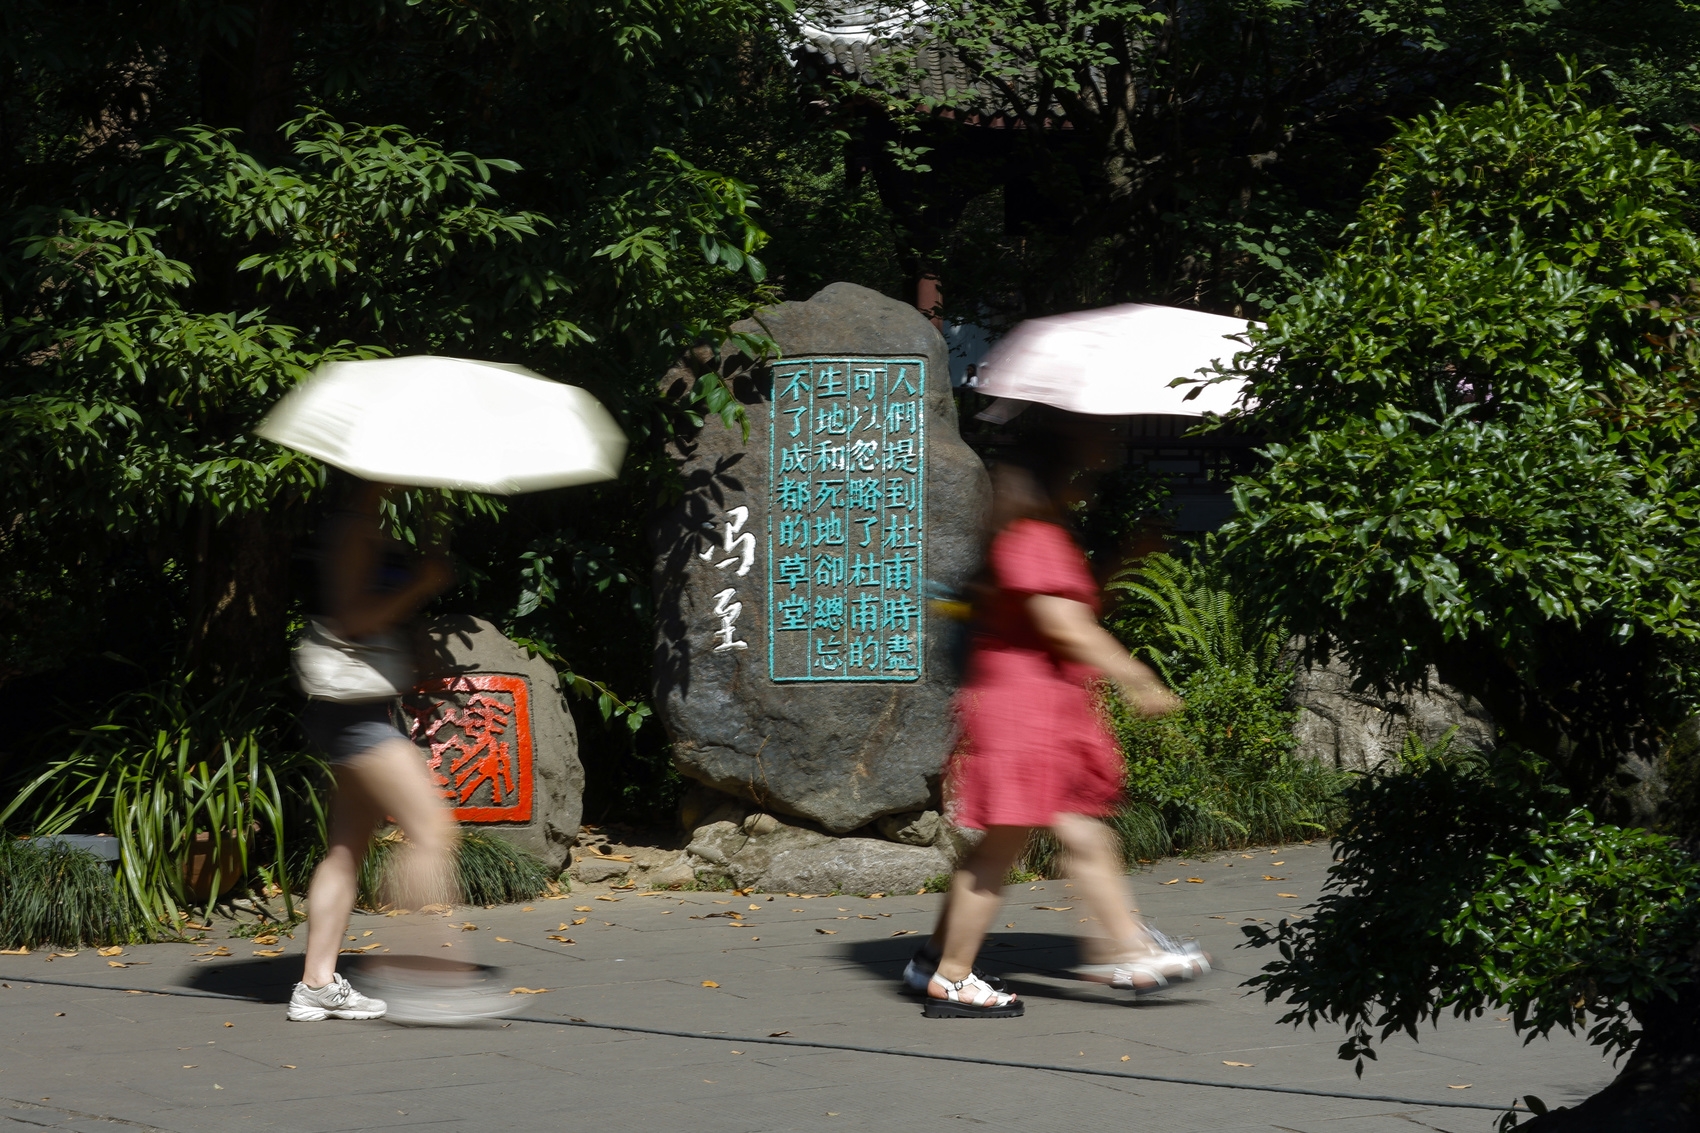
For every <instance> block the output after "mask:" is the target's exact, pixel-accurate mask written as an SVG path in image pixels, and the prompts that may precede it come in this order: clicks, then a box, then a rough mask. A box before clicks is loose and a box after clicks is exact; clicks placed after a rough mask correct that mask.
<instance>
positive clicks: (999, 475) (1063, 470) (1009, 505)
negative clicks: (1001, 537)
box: [988, 429, 1076, 536]
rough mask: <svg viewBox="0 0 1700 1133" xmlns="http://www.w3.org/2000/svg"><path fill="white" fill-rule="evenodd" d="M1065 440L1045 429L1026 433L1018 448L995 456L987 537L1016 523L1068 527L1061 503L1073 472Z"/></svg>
mask: <svg viewBox="0 0 1700 1133" xmlns="http://www.w3.org/2000/svg"><path fill="white" fill-rule="evenodd" d="M1070 449H1071V446H1070V445H1069V443H1068V438H1067V437H1066V436H1065V435H1064V434H1063V433H1061V432H1060V431H1057V430H1054V429H1046V430H1043V431H1035V432H1032V433H1029V434H1028V435H1026V436H1025V437H1023V438H1022V440H1021V443H1020V445H1018V446H1016V447H1014V448H1011V449H1008V450H1006V451H1004V452H1001V453H999V454H998V456H997V459H996V460H995V461H994V463H993V465H992V514H991V529H990V531H989V532H988V534H989V535H993V536H995V535H996V534H997V533H998V532H1000V531H1002V530H1003V529H1004V528H1005V527H1008V526H1009V525H1010V524H1011V523H1014V522H1015V521H1016V520H1018V519H1037V520H1040V521H1042V522H1044V523H1055V524H1057V525H1059V526H1062V527H1066V526H1068V520H1067V512H1066V510H1065V509H1064V506H1063V504H1062V502H1061V496H1062V492H1063V489H1064V488H1065V487H1067V485H1068V482H1069V480H1070V479H1071V478H1072V477H1073V475H1074V472H1075V470H1076V469H1075V464H1076V461H1075V459H1074V456H1073V453H1072V452H1071V451H1070Z"/></svg>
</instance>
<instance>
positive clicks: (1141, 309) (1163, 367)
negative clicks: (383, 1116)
mask: <svg viewBox="0 0 1700 1133" xmlns="http://www.w3.org/2000/svg"><path fill="white" fill-rule="evenodd" d="M1252 325H1255V324H1252V323H1249V322H1247V321H1246V320H1245V319H1230V318H1227V317H1225V316H1223V315H1210V314H1206V313H1204V312H1203V311H1189V310H1186V309H1184V308H1181V307H1158V306H1153V305H1150V304H1146V303H1128V304H1124V305H1122V306H1119V307H1105V308H1102V309H1100V310H1096V311H1076V312H1074V313H1072V314H1067V315H1052V316H1050V317H1048V318H1043V319H1028V320H1027V321H1026V322H1024V323H1022V324H1021V325H1020V326H1017V327H1016V328H1015V329H1014V330H1012V331H1011V332H1010V333H1009V334H1007V335H1006V336H1004V338H1003V340H1002V341H1000V342H999V343H998V344H997V345H996V346H995V347H993V348H992V350H991V352H990V353H989V354H987V355H986V358H985V360H984V361H982V362H981V363H980V366H979V382H978V383H977V388H978V389H979V391H980V392H981V393H984V394H988V395H990V396H991V397H995V398H1000V399H1009V400H1010V401H1020V402H1034V401H1037V402H1043V403H1044V404H1046V405H1051V406H1055V407H1056V408H1058V409H1066V410H1069V411H1070V412H1073V413H1090V414H1094V415H1097V416H1122V415H1127V414H1145V413H1161V414H1170V415H1175V416H1185V417H1201V416H1203V415H1204V414H1206V413H1226V412H1228V410H1230V409H1232V408H1233V406H1234V403H1235V402H1236V401H1238V400H1239V397H1240V392H1241V390H1242V388H1243V387H1244V384H1245V383H1244V382H1242V381H1240V380H1238V379H1235V380H1231V381H1224V382H1220V383H1218V384H1215V385H1207V386H1202V387H1200V386H1195V385H1182V386H1179V387H1176V386H1173V385H1171V383H1172V382H1174V380H1175V379H1176V378H1196V377H1198V376H1199V373H1198V372H1199V371H1200V370H1203V369H1206V368H1207V367H1209V366H1210V365H1211V364H1212V363H1214V362H1217V361H1221V362H1223V363H1227V362H1231V361H1233V357H1234V355H1235V353H1237V352H1238V351H1241V350H1244V349H1245V343H1244V341H1243V339H1241V340H1239V341H1236V340H1235V338H1234V337H1230V336H1239V335H1244V334H1245V331H1246V328H1247V327H1248V326H1252ZM1195 391H1196V396H1192V397H1190V398H1189V397H1188V395H1189V394H1194V393H1195ZM1021 408H1023V407H1021V406H999V405H993V406H992V407H991V408H990V409H988V410H987V412H986V413H985V414H983V415H982V416H985V417H987V419H989V420H1008V419H1009V418H1010V417H1013V416H1014V415H1015V414H1016V413H1017V412H1019V411H1020V410H1021Z"/></svg>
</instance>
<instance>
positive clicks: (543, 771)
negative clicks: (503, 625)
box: [402, 616, 584, 870]
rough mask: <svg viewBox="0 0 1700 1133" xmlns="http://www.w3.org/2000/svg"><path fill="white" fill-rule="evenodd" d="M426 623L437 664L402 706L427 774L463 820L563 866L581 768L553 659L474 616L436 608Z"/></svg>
mask: <svg viewBox="0 0 1700 1133" xmlns="http://www.w3.org/2000/svg"><path fill="white" fill-rule="evenodd" d="M425 631H426V634H427V637H428V638H429V640H430V643H431V648H432V652H434V654H435V664H434V665H432V666H431V671H430V672H429V673H427V674H425V675H424V677H423V679H422V680H421V681H420V683H419V685H418V686H417V687H416V688H415V689H414V690H413V692H412V693H411V694H410V695H408V696H406V697H404V698H403V699H402V707H403V710H404V714H405V718H406V721H407V724H408V725H409V729H410V732H411V736H412V739H413V742H414V743H415V744H417V745H418V746H419V748H420V750H421V754H422V755H423V756H424V758H425V762H426V768H427V770H428V771H429V772H430V774H431V777H432V781H433V782H434V783H435V784H436V786H437V789H438V790H439V791H440V792H441V793H442V795H443V798H444V799H446V800H447V801H448V802H449V804H450V805H451V806H452V807H454V812H455V817H456V818H457V819H458V820H459V821H460V822H461V824H462V825H465V826H472V827H476V828H477V829H480V830H484V831H487V832H489V833H491V834H495V835H497V836H498V837H500V838H502V839H504V840H506V841H507V842H509V843H511V844H513V845H514V846H517V847H518V848H519V849H522V850H525V851H527V852H529V853H532V854H535V855H536V856H537V857H539V858H541V859H542V860H543V862H544V864H546V865H548V866H549V867H550V868H551V869H554V870H560V869H562V868H564V867H565V866H566V864H567V862H568V859H569V857H570V855H571V852H572V846H573V841H574V839H575V838H577V836H578V828H579V818H580V815H581V812H582V809H583V805H584V768H583V767H582V766H580V764H579V761H578V729H577V728H575V727H574V726H573V718H572V716H571V715H570V714H569V713H568V711H567V707H566V704H565V703H564V702H563V701H562V699H561V688H560V682H559V678H558V677H557V676H556V675H555V670H554V668H553V667H552V666H551V665H550V664H549V663H548V662H547V661H545V660H543V659H542V658H541V657H533V656H531V655H530V654H528V653H527V652H526V651H525V650H524V649H521V648H520V647H519V646H517V645H515V644H514V643H513V642H512V641H510V640H508V639H507V638H506V637H504V636H503V635H502V633H501V631H499V630H498V629H496V627H495V626H493V625H491V624H490V623H489V622H487V621H484V620H482V619H480V618H472V617H465V616H457V617H449V618H440V619H438V620H436V621H433V622H431V623H429V624H428V625H427V626H426V627H425Z"/></svg>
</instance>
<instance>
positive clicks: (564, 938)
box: [549, 932, 578, 944]
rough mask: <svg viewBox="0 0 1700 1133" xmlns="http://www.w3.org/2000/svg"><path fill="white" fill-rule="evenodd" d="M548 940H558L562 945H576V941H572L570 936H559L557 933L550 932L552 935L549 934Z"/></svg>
mask: <svg viewBox="0 0 1700 1133" xmlns="http://www.w3.org/2000/svg"><path fill="white" fill-rule="evenodd" d="M549 939H550V940H559V941H560V942H561V943H562V944H577V943H578V941H576V940H574V939H573V938H572V937H570V936H562V935H561V934H560V933H558V932H552V933H550V934H549Z"/></svg>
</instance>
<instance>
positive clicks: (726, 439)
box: [652, 283, 991, 833]
mask: <svg viewBox="0 0 1700 1133" xmlns="http://www.w3.org/2000/svg"><path fill="white" fill-rule="evenodd" d="M735 329H738V330H741V331H746V332H749V333H754V334H767V335H769V336H771V337H772V338H773V340H774V341H775V342H777V344H778V346H779V349H780V357H779V359H778V360H776V361H771V362H769V363H764V364H761V365H754V366H752V365H750V364H749V361H748V359H744V358H742V357H737V358H734V359H732V360H730V361H728V362H726V363H723V367H724V368H723V369H722V371H721V373H722V377H723V378H725V379H726V380H727V381H728V382H729V383H730V384H731V386H732V388H733V389H734V391H735V392H736V393H737V395H738V398H739V400H740V401H741V402H742V403H743V404H744V407H745V411H746V413H747V415H748V422H749V438H748V441H747V442H746V440H745V439H744V437H743V436H742V434H741V431H740V430H739V429H737V428H727V427H725V426H724V425H723V424H721V423H720V422H719V421H718V420H714V419H710V420H709V422H708V423H707V424H706V425H704V426H703V428H702V429H701V430H700V432H698V433H697V434H696V435H695V436H692V437H688V438H683V439H681V440H679V441H678V442H677V443H676V444H675V446H674V456H675V458H676V459H677V460H678V461H679V464H680V473H681V475H682V477H683V481H684V489H685V490H684V494H683V496H682V498H681V499H680V500H679V502H678V503H677V504H676V505H675V506H673V507H672V508H670V509H668V510H667V511H666V512H665V513H663V514H662V515H661V516H660V517H659V519H658V521H657V523H656V524H655V527H654V529H653V533H652V534H653V541H654V545H655V550H656V563H655V575H654V584H655V591H656V595H657V598H658V606H659V610H658V613H659V617H658V623H659V624H658V630H657V651H656V683H657V698H658V701H659V706H660V717H661V720H662V723H663V724H664V725H665V726H666V728H667V730H668V733H669V735H670V736H671V737H672V739H673V744H674V759H675V762H676V764H677V766H678V767H679V769H680V770H681V771H682V772H683V773H684V774H686V775H688V776H690V777H691V778H693V779H696V780H698V781H700V782H702V783H705V784H707V785H708V786H710V787H713V788H715V789H716V790H719V791H722V792H725V793H726V794H730V795H734V796H737V797H740V798H743V799H747V800H749V801H751V802H753V803H755V804H757V805H758V806H760V807H763V808H766V809H768V810H772V811H775V812H777V813H782V814H789V815H795V816H800V817H802V818H806V819H810V820H813V821H814V822H817V823H819V824H820V825H821V826H823V827H825V828H826V829H827V830H829V831H832V832H834V833H845V832H847V831H850V830H854V829H856V828H858V827H861V826H863V825H865V824H867V823H868V822H870V821H872V820H873V819H875V818H878V817H880V816H882V815H887V814H894V813H897V812H905V811H919V810H922V809H924V808H925V807H926V806H927V805H928V803H929V800H931V799H933V798H934V796H935V794H936V786H937V781H938V776H939V774H940V771H941V768H942V765H943V763H944V760H945V758H946V756H947V755H948V753H949V748H950V744H951V742H952V735H953V721H952V718H951V710H950V697H951V693H952V691H953V684H954V679H955V674H954V673H953V672H952V671H951V669H950V657H949V651H948V644H949V642H948V637H949V633H948V623H946V624H942V625H941V623H940V620H939V619H938V618H936V617H935V615H933V614H932V613H930V612H929V609H928V602H927V594H928V588H929V585H932V586H942V587H944V588H947V589H952V590H954V589H959V588H961V587H962V586H963V585H964V584H965V583H966V582H967V581H968V578H969V576H970V575H971V573H972V572H973V571H974V570H975V569H976V566H977V564H978V558H979V553H980V546H979V544H980V538H981V525H982V520H983V517H984V515H985V511H986V508H987V507H988V505H989V502H990V495H991V490H990V485H989V482H988V480H987V476H986V472H985V468H984V466H983V465H982V464H981V462H980V460H979V458H978V457H976V456H975V455H974V453H973V452H972V451H970V450H969V448H968V447H967V446H966V445H965V444H963V443H962V439H961V437H960V436H959V435H958V433H957V427H956V409H955V402H954V400H953V399H952V396H951V389H950V378H949V373H950V371H949V368H948V358H947V355H946V349H945V344H944V340H943V339H942V338H941V337H940V335H939V333H938V331H937V330H936V329H935V328H934V327H933V326H932V324H931V323H929V322H928V321H927V319H926V318H924V317H923V316H922V315H921V314H920V313H919V312H918V311H916V310H915V309H914V308H913V307H910V306H908V305H906V304H904V303H900V302H898V301H896V300H893V299H888V298H886V297H885V296H883V295H880V294H878V293H877V292H874V291H870V290H868V289H867V288H863V287H857V286H855V285H853V284H848V283H835V284H833V285H831V286H830V287H827V288H825V289H824V290H822V291H821V292H820V293H819V294H817V295H815V296H814V298H812V299H810V300H809V301H807V302H798V303H782V304H780V305H778V306H776V307H771V308H768V309H766V310H764V311H762V312H761V314H760V315H759V316H758V318H757V319H755V320H754V321H751V322H748V323H743V324H740V325H739V326H738V327H737V328H735ZM705 363H706V359H702V358H700V357H699V358H698V359H696V360H694V361H693V360H692V359H689V358H687V359H686V360H685V361H683V362H681V364H680V365H681V367H682V368H676V369H675V370H674V371H673V372H671V373H670V374H669V375H668V378H667V382H668V384H669V385H672V384H674V383H677V382H680V381H689V380H692V379H694V378H695V377H696V376H697V374H698V372H699V371H698V370H697V369H696V367H700V366H702V365H704V364H705Z"/></svg>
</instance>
